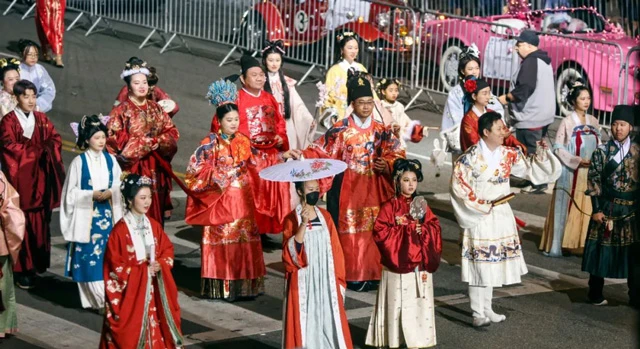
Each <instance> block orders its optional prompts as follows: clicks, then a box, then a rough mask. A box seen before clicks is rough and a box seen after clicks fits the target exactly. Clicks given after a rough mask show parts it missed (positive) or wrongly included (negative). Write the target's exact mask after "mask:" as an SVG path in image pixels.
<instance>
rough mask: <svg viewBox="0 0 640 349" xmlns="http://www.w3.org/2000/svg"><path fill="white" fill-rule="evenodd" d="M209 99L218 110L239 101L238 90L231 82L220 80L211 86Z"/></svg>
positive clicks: (208, 93) (208, 94)
mask: <svg viewBox="0 0 640 349" xmlns="http://www.w3.org/2000/svg"><path fill="white" fill-rule="evenodd" d="M206 97H207V99H208V100H209V103H211V104H212V105H213V106H215V107H216V108H217V107H219V106H222V105H225V104H229V103H235V102H236V100H237V99H238V88H237V87H236V84H234V83H233V82H231V81H229V80H225V79H220V80H218V81H214V82H213V83H211V85H209V90H208V92H207V96H206Z"/></svg>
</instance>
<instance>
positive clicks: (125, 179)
mask: <svg viewBox="0 0 640 349" xmlns="http://www.w3.org/2000/svg"><path fill="white" fill-rule="evenodd" d="M125 174H126V175H125ZM131 175H132V173H130V172H123V173H122V176H120V179H121V180H122V183H121V184H120V190H121V191H124V190H125V188H126V187H127V186H132V185H136V186H138V187H141V186H143V185H148V186H153V179H151V178H149V177H147V176H140V177H138V180H137V181H134V179H133V178H130V177H133V176H131Z"/></svg>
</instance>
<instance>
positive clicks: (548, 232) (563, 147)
mask: <svg viewBox="0 0 640 349" xmlns="http://www.w3.org/2000/svg"><path fill="white" fill-rule="evenodd" d="M585 119H586V122H585V123H584V124H583V123H582V122H581V120H580V118H579V117H578V115H577V114H576V113H575V112H573V113H572V114H571V115H570V116H569V117H567V118H565V119H564V120H562V122H561V123H560V127H559V128H558V132H557V133H556V139H555V142H554V144H553V149H554V153H555V155H556V156H557V157H558V158H559V159H560V161H561V162H562V165H563V166H562V174H561V175H560V178H559V179H558V181H557V182H556V185H555V189H554V191H553V197H552V200H551V205H550V206H549V212H548V214H547V220H546V223H545V226H544V231H543V233H542V241H541V242H540V250H542V251H544V252H547V253H548V254H549V255H550V256H553V257H559V256H562V249H565V250H568V251H571V252H574V253H582V249H583V248H584V243H585V240H586V237H587V230H588V228H589V220H590V219H591V215H590V214H591V199H590V198H589V197H588V196H586V195H585V191H586V190H587V173H588V171H589V168H588V167H579V166H580V162H581V161H582V160H591V155H592V154H593V152H594V151H595V150H596V148H597V147H598V144H600V129H599V127H598V120H597V119H596V118H594V117H593V116H591V115H586V118H585ZM572 198H573V199H572Z"/></svg>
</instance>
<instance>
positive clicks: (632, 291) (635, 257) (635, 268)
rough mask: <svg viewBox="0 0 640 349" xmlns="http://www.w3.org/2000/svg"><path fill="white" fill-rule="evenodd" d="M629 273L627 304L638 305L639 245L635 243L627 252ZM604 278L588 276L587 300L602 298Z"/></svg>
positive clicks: (639, 280)
mask: <svg viewBox="0 0 640 349" xmlns="http://www.w3.org/2000/svg"><path fill="white" fill-rule="evenodd" d="M628 263H629V273H628V275H627V285H628V287H629V302H630V303H631V304H634V305H636V306H637V305H640V243H635V244H634V245H632V246H631V251H629V261H628ZM603 289H604V278H602V277H600V276H597V275H593V274H591V275H590V276H589V295H588V296H589V299H590V300H599V299H602V298H604V296H603V294H602V291H603Z"/></svg>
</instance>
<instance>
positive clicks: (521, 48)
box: [516, 42, 536, 59]
mask: <svg viewBox="0 0 640 349" xmlns="http://www.w3.org/2000/svg"><path fill="white" fill-rule="evenodd" d="M535 49H536V47H535V46H533V45H531V44H528V43H526V42H518V43H516V52H518V56H520V58H522V59H524V58H527V56H528V55H529V54H530V53H531V52H533V51H534V50H535Z"/></svg>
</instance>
